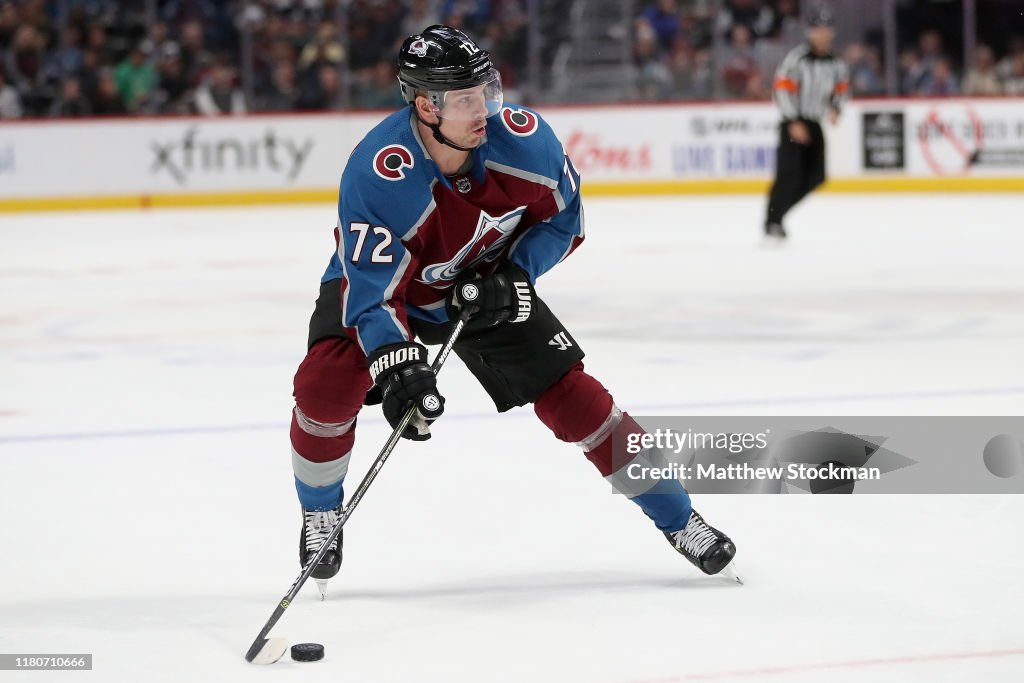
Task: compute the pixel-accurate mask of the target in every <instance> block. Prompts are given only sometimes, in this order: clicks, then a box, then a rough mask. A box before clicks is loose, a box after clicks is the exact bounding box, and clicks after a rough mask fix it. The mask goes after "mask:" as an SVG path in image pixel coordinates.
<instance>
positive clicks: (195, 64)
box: [181, 21, 213, 85]
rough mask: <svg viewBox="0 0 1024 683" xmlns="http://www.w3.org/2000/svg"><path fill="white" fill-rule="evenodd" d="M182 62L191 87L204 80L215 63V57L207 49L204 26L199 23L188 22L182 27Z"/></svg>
mask: <svg viewBox="0 0 1024 683" xmlns="http://www.w3.org/2000/svg"><path fill="white" fill-rule="evenodd" d="M181 62H182V66H183V67H184V71H185V78H186V79H188V82H189V83H190V84H191V85H195V84H197V83H199V82H200V81H201V80H203V77H204V76H205V75H206V72H207V70H209V68H210V66H211V64H212V63H213V55H212V54H210V52H209V50H207V49H206V38H205V36H204V35H203V25H202V24H200V23H199V22H198V21H189V22H186V23H185V24H183V25H182V27H181Z"/></svg>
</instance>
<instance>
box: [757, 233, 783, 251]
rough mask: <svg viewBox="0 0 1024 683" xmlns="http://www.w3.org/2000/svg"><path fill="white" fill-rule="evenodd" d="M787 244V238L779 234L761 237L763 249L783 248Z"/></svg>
mask: <svg viewBox="0 0 1024 683" xmlns="http://www.w3.org/2000/svg"><path fill="white" fill-rule="evenodd" d="M785 245H786V238H785V237H780V236H778V235H765V236H764V237H762V238H761V248H762V249H781V248H782V247H784V246H785Z"/></svg>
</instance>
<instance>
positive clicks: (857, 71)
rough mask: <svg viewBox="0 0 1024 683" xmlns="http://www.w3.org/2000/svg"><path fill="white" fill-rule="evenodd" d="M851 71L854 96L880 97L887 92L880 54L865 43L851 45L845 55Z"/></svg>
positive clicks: (844, 59)
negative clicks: (879, 95)
mask: <svg viewBox="0 0 1024 683" xmlns="http://www.w3.org/2000/svg"><path fill="white" fill-rule="evenodd" d="M843 61H845V62H846V65H847V66H848V67H849V69H850V90H851V92H852V93H853V94H854V95H878V94H881V93H883V92H885V87H884V83H883V78H882V65H881V60H880V59H879V57H878V52H877V51H876V50H874V49H873V48H869V47H867V46H866V45H864V44H863V43H850V44H849V45H847V46H846V50H845V52H844V53H843Z"/></svg>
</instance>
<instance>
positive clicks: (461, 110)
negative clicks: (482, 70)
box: [437, 71, 504, 121]
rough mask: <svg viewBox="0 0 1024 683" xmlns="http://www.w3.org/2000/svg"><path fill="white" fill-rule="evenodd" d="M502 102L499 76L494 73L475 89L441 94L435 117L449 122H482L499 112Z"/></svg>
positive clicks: (502, 96)
mask: <svg viewBox="0 0 1024 683" xmlns="http://www.w3.org/2000/svg"><path fill="white" fill-rule="evenodd" d="M503 102H504V94H503V93H502V89H501V76H499V75H498V72H497V71H494V72H492V77H491V79H490V80H489V81H487V82H486V83H483V84H481V85H478V86H476V87H475V88H466V89H464V90H449V91H447V92H445V93H443V97H442V98H441V103H442V104H441V108H440V109H439V110H438V112H437V115H438V116H440V117H441V118H443V119H449V120H451V121H475V120H482V119H485V118H488V117H490V116H494V115H495V114H497V113H498V112H499V111H501V105H502V103H503Z"/></svg>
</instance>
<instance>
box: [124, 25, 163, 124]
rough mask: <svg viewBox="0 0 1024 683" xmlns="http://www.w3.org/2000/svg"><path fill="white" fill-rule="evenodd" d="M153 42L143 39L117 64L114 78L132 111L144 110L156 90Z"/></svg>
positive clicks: (129, 109)
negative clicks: (152, 60)
mask: <svg viewBox="0 0 1024 683" xmlns="http://www.w3.org/2000/svg"><path fill="white" fill-rule="evenodd" d="M151 54H153V44H152V43H150V42H149V41H148V40H143V41H141V42H139V43H137V44H136V45H135V47H133V48H132V51H131V52H130V53H129V54H128V57H127V58H126V59H125V60H124V61H122V62H121V63H120V64H118V65H117V71H115V72H114V78H115V79H116V80H117V89H118V91H119V92H120V93H121V100H122V101H123V102H124V104H125V107H127V108H128V111H130V112H138V111H144V110H145V109H146V108H147V107H148V105H149V103H150V101H151V99H152V97H153V93H154V92H155V91H156V69H154V68H153V65H152V64H150V63H149V56H150V55H151Z"/></svg>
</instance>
